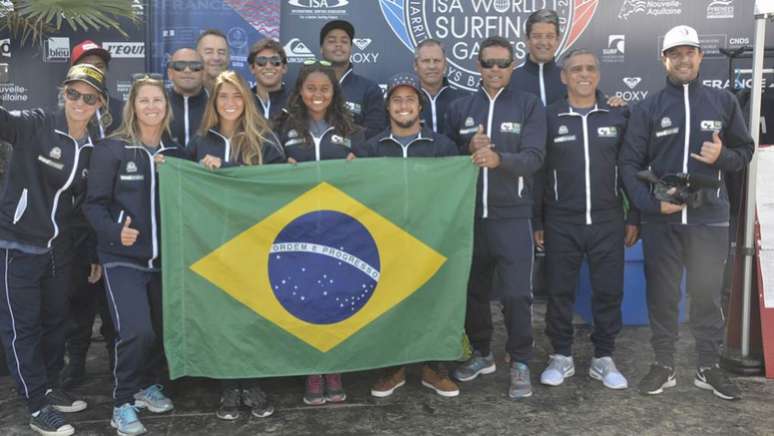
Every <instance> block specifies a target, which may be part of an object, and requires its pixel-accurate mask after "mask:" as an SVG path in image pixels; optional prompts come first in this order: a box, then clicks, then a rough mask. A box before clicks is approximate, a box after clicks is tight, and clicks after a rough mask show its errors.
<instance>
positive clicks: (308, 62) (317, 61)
mask: <svg viewBox="0 0 774 436" xmlns="http://www.w3.org/2000/svg"><path fill="white" fill-rule="evenodd" d="M314 64H320V65H322V66H324V67H330V66H332V65H333V64H332V63H330V62H328V61H326V60H324V59H307V60H305V61H304V65H314Z"/></svg>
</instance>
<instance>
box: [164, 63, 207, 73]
mask: <svg viewBox="0 0 774 436" xmlns="http://www.w3.org/2000/svg"><path fill="white" fill-rule="evenodd" d="M168 66H169V68H172V69H173V70H175V71H177V72H178V73H181V72H183V71H185V69H186V68H188V69H189V70H191V71H193V72H194V73H198V72H199V71H201V70H203V69H204V63H202V62H201V61H172V62H170V63H169V64H168Z"/></svg>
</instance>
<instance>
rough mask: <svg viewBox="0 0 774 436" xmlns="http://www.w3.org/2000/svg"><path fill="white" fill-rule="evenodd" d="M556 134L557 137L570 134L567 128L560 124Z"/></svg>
mask: <svg viewBox="0 0 774 436" xmlns="http://www.w3.org/2000/svg"><path fill="white" fill-rule="evenodd" d="M556 133H558V134H559V135H566V134H568V133H570V131H569V130H568V129H567V126H565V125H564V124H562V125H561V126H559V130H557V131H556Z"/></svg>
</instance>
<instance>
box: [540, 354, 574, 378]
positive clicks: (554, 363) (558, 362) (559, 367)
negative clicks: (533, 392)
mask: <svg viewBox="0 0 774 436" xmlns="http://www.w3.org/2000/svg"><path fill="white" fill-rule="evenodd" d="M548 357H549V361H548V366H547V367H546V369H545V370H543V373H542V374H540V383H543V384H544V385H548V386H559V385H560V384H562V383H564V379H565V378H567V377H572V376H573V375H575V363H574V362H573V360H572V356H563V355H561V354H552V355H550V356H548Z"/></svg>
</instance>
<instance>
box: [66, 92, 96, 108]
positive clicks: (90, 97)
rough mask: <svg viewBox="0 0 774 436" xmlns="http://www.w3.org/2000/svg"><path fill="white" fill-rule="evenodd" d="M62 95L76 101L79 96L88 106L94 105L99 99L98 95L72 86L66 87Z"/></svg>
mask: <svg viewBox="0 0 774 436" xmlns="http://www.w3.org/2000/svg"><path fill="white" fill-rule="evenodd" d="M64 95H65V97H67V99H68V100H70V101H78V100H79V99H80V98H83V102H84V103H86V104H87V105H89V106H94V105H95V104H97V102H98V101H99V95H97V94H84V93H81V92H78V91H76V90H74V89H73V88H66V89H65V92H64Z"/></svg>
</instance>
